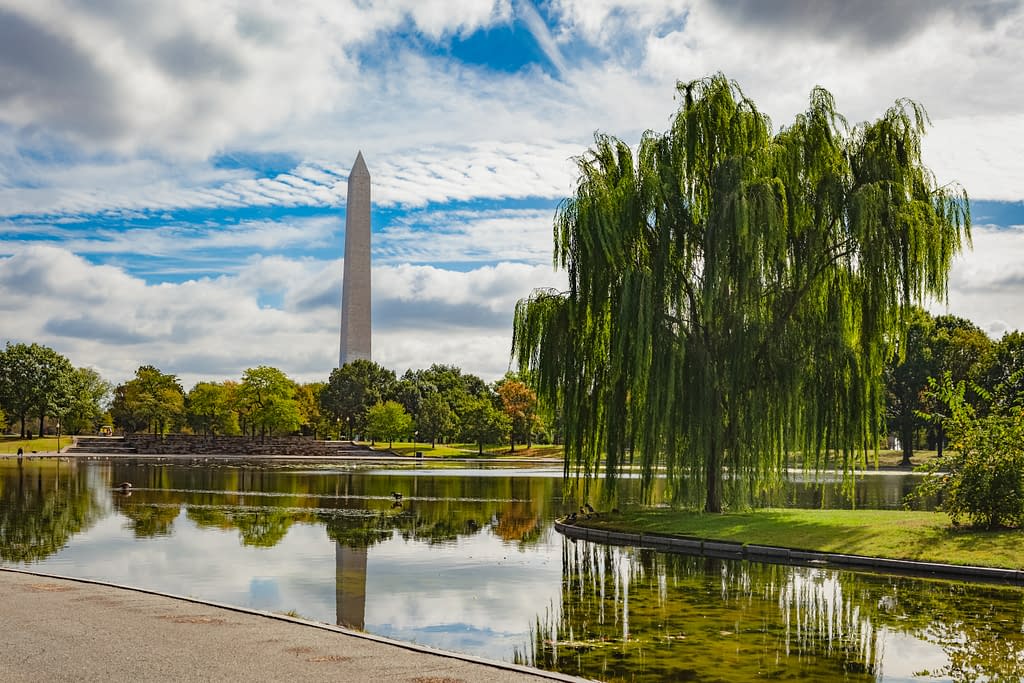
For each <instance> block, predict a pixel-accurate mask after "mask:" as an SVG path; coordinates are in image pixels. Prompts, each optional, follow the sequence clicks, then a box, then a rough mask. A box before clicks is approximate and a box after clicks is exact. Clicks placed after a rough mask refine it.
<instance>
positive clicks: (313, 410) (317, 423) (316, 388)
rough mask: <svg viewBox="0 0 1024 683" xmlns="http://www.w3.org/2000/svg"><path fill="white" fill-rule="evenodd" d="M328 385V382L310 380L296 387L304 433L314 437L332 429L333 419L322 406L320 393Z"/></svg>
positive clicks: (296, 397)
mask: <svg viewBox="0 0 1024 683" xmlns="http://www.w3.org/2000/svg"><path fill="white" fill-rule="evenodd" d="M326 386H327V383H326V382H308V383H306V384H299V385H298V386H296V387H295V401H296V402H297V403H298V407H299V421H300V423H301V429H302V433H303V434H306V435H308V436H312V437H313V438H314V439H315V438H317V436H326V435H327V434H328V433H329V432H331V431H332V429H331V421H330V420H329V419H328V418H327V416H326V415H324V413H323V410H322V409H321V408H320V394H321V393H323V390H324V388H325V387H326Z"/></svg>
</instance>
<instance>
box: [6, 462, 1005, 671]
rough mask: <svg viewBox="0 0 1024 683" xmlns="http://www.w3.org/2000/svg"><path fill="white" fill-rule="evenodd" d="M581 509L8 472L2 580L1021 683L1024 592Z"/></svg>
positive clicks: (627, 657) (435, 481) (359, 482)
mask: <svg viewBox="0 0 1024 683" xmlns="http://www.w3.org/2000/svg"><path fill="white" fill-rule="evenodd" d="M119 481H132V482H133V483H134V484H135V487H134V491H133V493H132V495H131V496H128V497H126V496H122V495H120V494H119V493H118V492H117V491H115V490H113V484H114V483H116V482H119ZM866 483H867V484H869V485H870V486H873V487H876V488H877V490H872V489H870V488H869V489H868V490H867V491H865V492H863V494H858V495H859V496H861V495H862V496H863V497H864V499H867V500H878V501H889V500H892V499H894V498H898V495H899V494H898V491H899V490H903V489H905V487H906V482H905V481H902V480H899V479H890V478H879V479H877V480H875V481H871V482H866ZM623 485H624V486H625V487H626V489H625V490H624V493H623V497H624V498H625V499H627V500H628V498H629V496H630V495H631V494H630V492H629V489H628V487H629V486H630V484H629V483H628V482H626V483H624V484H623ZM893 487H896V489H895V490H896V491H897V492H896V493H894V491H892V490H890V489H892V488H893ZM391 491H402V492H404V493H405V500H404V501H403V502H404V505H403V506H398V507H396V506H395V502H394V501H393V499H392V497H391ZM801 495H803V494H798V493H795V494H794V498H799V497H800V496H801ZM815 495H816V496H817V497H819V498H820V494H815ZM829 495H831V494H829ZM577 505H578V502H577V501H575V500H572V501H566V502H564V503H563V501H562V487H561V480H560V477H559V476H558V474H557V473H552V472H530V471H511V470H504V471H494V470H479V471H476V470H474V471H471V470H464V471H460V472H445V471H419V472H410V471H394V470H392V471H377V472H358V471H356V472H352V471H339V470H334V471H330V470H316V469H306V470H300V469H287V468H279V469H270V468H258V467H248V468H243V467H225V466H221V467H216V466H205V465H204V466H183V465H164V466H158V465H153V464H139V465H132V464H128V463H118V464H116V465H111V464H108V463H101V462H82V463H77V464H76V463H59V462H56V461H31V462H28V461H26V462H25V463H24V465H22V466H16V465H15V463H14V462H13V461H10V460H8V461H4V460H0V561H2V562H3V563H4V564H5V565H8V566H17V567H27V568H30V569H35V570H39V571H43V572H52V573H57V574H66V575H73V576H83V577H88V578H96V579H102V580H107V581H112V582H117V583H127V584H132V585H137V586H141V587H145V588H150V589H154V590H161V591H165V592H169V593H175V594H184V595H195V596H199V597H202V598H206V599H211V600H217V601H222V602H228V603H233V604H239V605H244V606H250V607H257V608H259V609H266V610H271V611H280V612H285V611H291V610H294V611H295V612H297V613H299V614H300V615H302V616H305V617H308V618H312V619H318V620H321V621H336V622H338V623H340V624H342V625H347V626H350V627H355V628H363V629H365V630H367V631H369V632H372V633H377V634H379V635H386V636H390V637H395V638H400V639H405V640H412V641H416V642H419V643H423V644H430V645H434V646H437V647H444V648H447V649H455V650H460V651H464V652H468V653H471V654H477V655H481V656H485V657H491V658H503V659H507V660H515V661H520V662H523V663H528V664H532V665H535V666H539V667H543V668H548V669H554V670H559V671H564V672H568V673H574V674H579V675H582V676H585V677H588V678H598V679H602V680H608V681H662V680H756V679H758V678H768V679H785V680H801V681H803V680H812V681H813V680H822V681H824V680H854V681H856V680H886V681H889V680H984V679H988V680H1020V679H1021V678H1024V645H1022V633H1021V632H1022V627H1024V591H1022V590H1021V589H1019V588H1015V587H1004V586H995V585H984V584H969V583H958V582H950V581H930V580H923V579H915V578H908V577H896V576H888V575H872V574H866V573H859V572H848V571H836V570H833V569H826V568H814V567H790V566H784V565H770V564H760V563H750V562H746V561H737V560H716V559H708V558H700V557H687V556H681V555H669V554H663V553H657V552H653V551H649V550H643V549H632V548H617V547H608V546H601V545H595V544H590V543H585V542H579V543H572V542H570V541H568V540H566V539H564V538H562V537H561V536H560V535H558V534H557V533H554V532H553V530H552V528H551V521H552V520H553V519H554V518H555V517H556V516H559V515H561V514H564V512H565V511H566V510H567V509H570V508H571V507H572V506H577Z"/></svg>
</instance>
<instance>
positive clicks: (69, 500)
mask: <svg viewBox="0 0 1024 683" xmlns="http://www.w3.org/2000/svg"><path fill="white" fill-rule="evenodd" d="M101 512H102V508H101V506H100V504H99V503H98V502H97V500H96V498H95V497H94V496H93V495H92V487H90V486H89V485H88V484H87V483H86V481H85V479H84V478H83V477H79V476H77V468H76V467H75V466H74V465H72V464H69V463H62V462H60V461H59V460H49V461H38V462H36V463H32V462H28V463H24V462H22V461H21V460H20V459H19V460H18V461H17V462H15V461H14V460H4V461H2V462H0V559H2V560H4V561H8V562H33V561H36V560H40V559H43V558H46V557H48V556H50V555H52V554H53V553H55V552H57V551H58V550H60V549H61V548H63V547H64V546H65V545H67V543H68V541H69V540H70V539H71V537H72V536H74V535H75V534H77V533H79V532H81V531H84V530H86V529H88V528H89V527H90V526H92V524H93V523H94V522H95V521H96V519H97V518H98V517H99V516H100V514H101Z"/></svg>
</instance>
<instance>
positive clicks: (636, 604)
mask: <svg viewBox="0 0 1024 683" xmlns="http://www.w3.org/2000/svg"><path fill="white" fill-rule="evenodd" d="M1022 596H1024V591H1021V590H1020V589H1017V588H1006V587H996V586H985V585H972V584H963V583H954V582H941V581H926V580H920V579H913V578H907V577H893V576H881V575H871V574H862V573H854V572H841V571H834V570H830V569H822V568H811V567H790V566H785V565H771V564H760V563H750V562H741V561H734V560H719V559H712V558H705V557H691V556H684V555H667V554H662V553H655V552H653V551H647V550H631V549H621V548H615V547H608V546H599V545H594V544H589V543H583V542H580V543H577V544H571V543H566V544H565V548H564V551H563V578H562V598H561V604H560V605H553V606H551V607H550V608H549V610H548V612H547V613H546V614H545V615H543V616H541V617H539V618H538V620H537V623H536V626H535V628H534V629H533V638H532V640H531V642H530V644H529V647H528V650H527V651H526V652H522V653H519V655H518V657H517V659H518V660H519V661H521V662H524V663H529V664H532V665H534V666H539V667H541V668H547V669H557V670H559V671H563V672H568V673H574V674H577V675H581V676H585V677H596V678H600V679H602V680H609V681H620V680H621V681H625V680H629V681H661V680H694V679H701V680H702V679H705V678H708V677H712V678H715V679H721V680H751V679H755V678H773V677H783V678H791V679H794V680H837V679H843V680H876V679H885V677H886V668H887V667H888V668H889V669H893V668H900V667H902V668H903V669H906V668H907V667H908V666H911V664H912V665H913V667H915V669H916V670H915V671H909V670H908V671H906V672H904V673H899V674H897V675H898V676H904V675H906V676H910V675H912V674H914V673H916V674H920V675H929V674H930V675H932V676H942V677H945V676H949V677H951V678H953V679H954V680H978V679H992V680H1021V679H1022V678H1024V636H1022V634H1021V627H1022V624H1024V606H1022ZM905 641H914V642H915V643H916V645H915V650H914V651H915V653H916V657H917V658H918V661H915V662H912V663H909V662H907V661H905V660H899V656H900V655H899V653H898V650H899V649H900V648H901V647H902V646H903V645H905Z"/></svg>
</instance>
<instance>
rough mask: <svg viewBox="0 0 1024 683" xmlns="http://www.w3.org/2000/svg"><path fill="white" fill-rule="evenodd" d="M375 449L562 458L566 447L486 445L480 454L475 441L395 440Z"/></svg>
mask: <svg viewBox="0 0 1024 683" xmlns="http://www.w3.org/2000/svg"><path fill="white" fill-rule="evenodd" d="M370 448H372V449H373V450H377V451H384V452H392V453H395V454H397V455H407V456H414V455H416V453H417V452H420V453H423V455H424V456H425V457H434V458H479V457H484V458H509V457H513V458H524V459H529V458H557V459H559V460H561V458H562V454H563V453H564V448H563V447H562V446H554V445H550V444H546V445H534V446H533V448H529V449H527V448H526V446H525V445H517V446H516V450H515V452H512V451H510V450H509V446H508V444H490V445H487V444H485V445H484V454H483V456H481V455H480V449H479V447H478V446H477V444H473V443H452V444H436V445H435V446H434V447H433V448H431V447H430V444H429V443H425V442H423V441H419V442H417V443H413V442H411V441H395V442H394V443H393V444H391V446H390V447H388V444H387V443H385V442H381V441H378V442H377V443H376V444H374V445H372V446H370Z"/></svg>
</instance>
